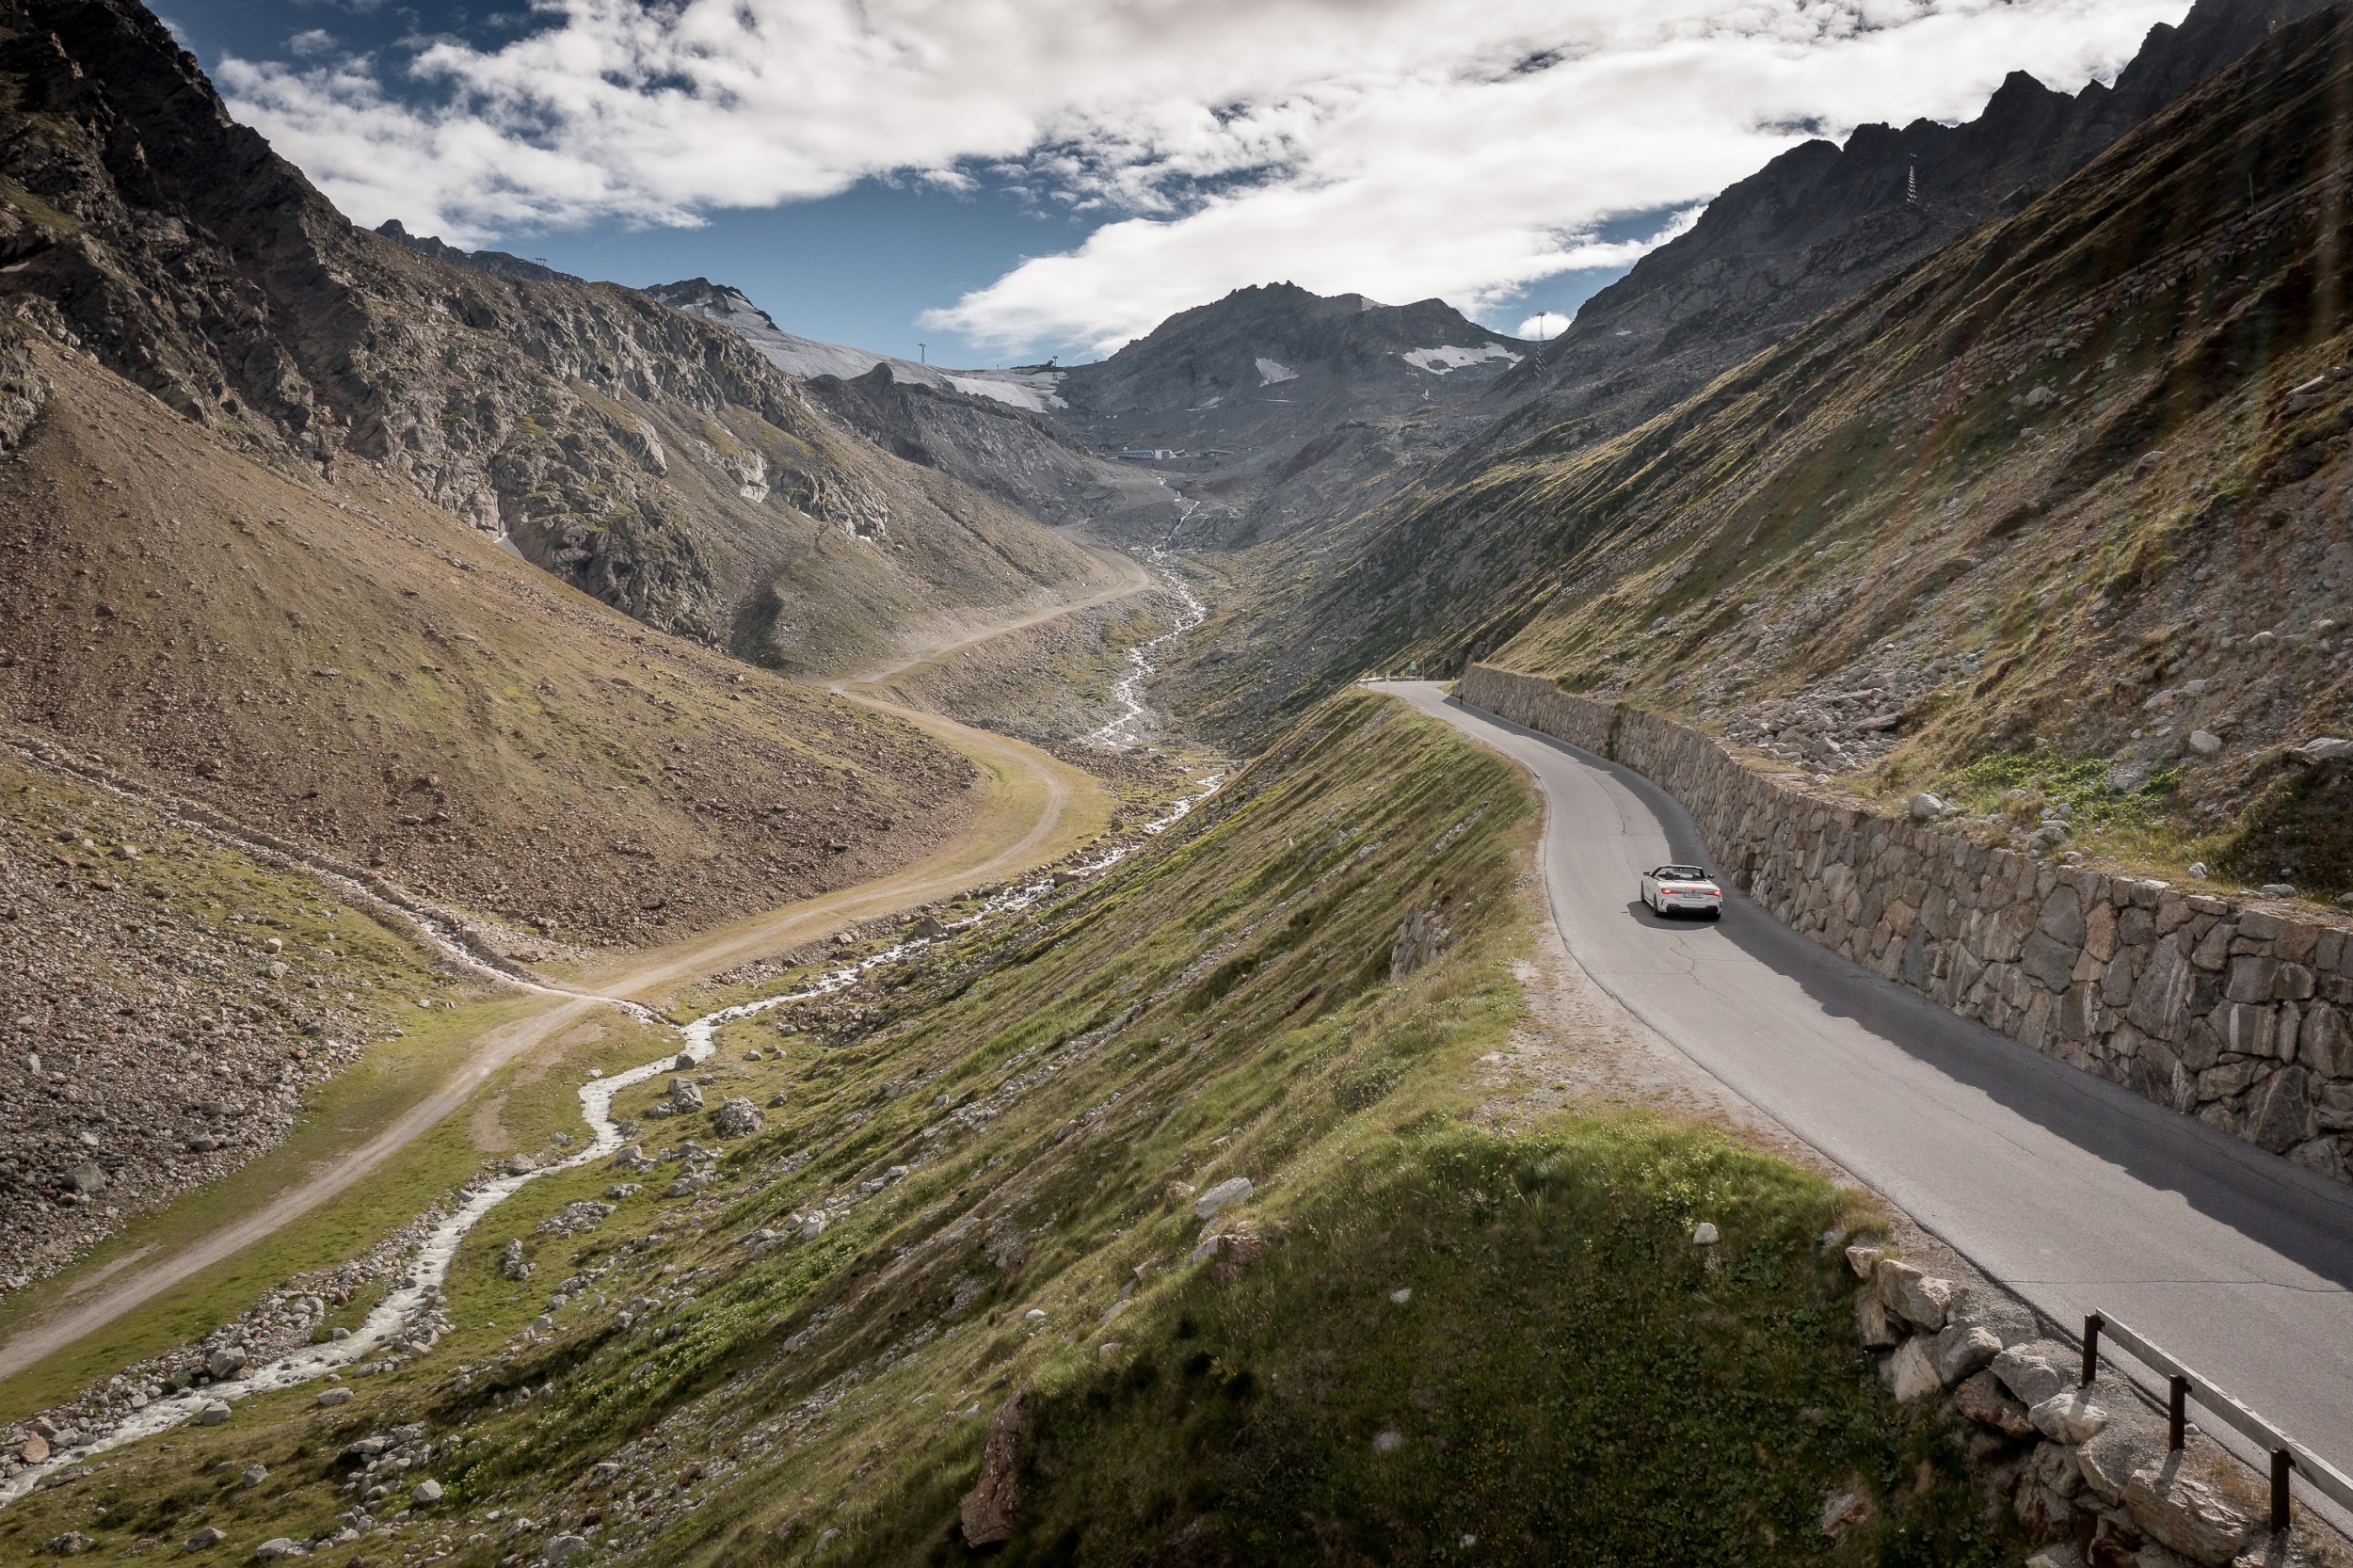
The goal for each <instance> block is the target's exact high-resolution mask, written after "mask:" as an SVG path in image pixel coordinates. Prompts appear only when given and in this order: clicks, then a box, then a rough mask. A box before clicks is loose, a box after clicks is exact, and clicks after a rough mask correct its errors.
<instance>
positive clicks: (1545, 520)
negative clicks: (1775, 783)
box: [1270, 8, 2353, 897]
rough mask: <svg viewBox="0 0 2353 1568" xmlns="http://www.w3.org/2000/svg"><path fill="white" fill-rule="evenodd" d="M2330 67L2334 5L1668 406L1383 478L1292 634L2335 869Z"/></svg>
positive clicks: (2337, 331) (2345, 347) (2349, 348)
mask: <svg viewBox="0 0 2353 1568" xmlns="http://www.w3.org/2000/svg"><path fill="white" fill-rule="evenodd" d="M2348 62H2353V19H2349V18H2348V16H2347V14H2346V13H2345V10H2344V9H2343V8H2338V9H2334V10H2330V11H2328V12H2324V13H2322V14H2320V15H2318V16H2315V17H2312V18H2309V19H2307V20H2305V21H2303V22H2300V23H2296V24H2289V25H2286V26H2282V27H2281V28H2280V29H2278V31H2277V32H2276V33H2274V34H2272V36H2271V37H2270V38H2269V39H2268V40H2266V41H2265V43H2263V44H2262V45H2260V46H2259V47H2258V48H2257V49H2256V50H2255V51H2254V52H2253V53H2252V54H2251V55H2249V56H2248V57H2246V58H2245V59H2243V60H2241V61H2239V62H2238V63H2237V64H2235V65H2233V66H2232V67H2230V68H2229V69H2228V70H2226V71H2224V72H2220V73H2218V74H2217V75H2216V76H2214V77H2213V78H2211V79H2210V80H2208V81H2207V82H2206V83H2205V84H2204V85H2203V86H2202V87H2201V88H2198V89H2197V90H2195V91H2194V92H2192V93H2191V94H2189V95H2188V96H2186V97H2185V98H2183V99H2182V100H2180V101H2178V102H2177V103H2175V104H2173V105H2172V106H2170V107H2169V108H2168V109H2167V110H2165V111H2164V112H2163V113H2161V114H2159V115H2157V116H2156V117H2154V118H2153V120H2150V121H2149V122H2148V123H2146V124H2145V125H2143V126H2142V127H2140V128H2139V129H2138V130H2137V131H2136V132H2135V133H2133V134H2132V135H2131V136H2127V137H2125V138H2124V139H2123V140H2122V141H2121V142H2119V143H2118V144H2117V145H2116V146H2115V147H2113V148H2111V149H2110V150H2109V151H2108V152H2105V154H2103V155H2102V156H2101V157H2099V158H2098V159H2096V160H2095V161H2094V162H2093V163H2092V164H2091V165H2090V166H2089V167H2088V168H2085V169H2084V170H2082V171H2081V172H2080V173H2078V174H2077V175H2075V176H2074V177H2073V179H2071V180H2069V181H2068V182H2067V183H2065V184H2062V185H2060V186H2059V187H2058V188H2057V189H2056V190H2054V191H2052V192H2050V193H2049V194H2048V195H2046V196H2043V197H2042V198H2041V199H2039V200H2036V201H2035V202H2033V203H2032V204H2030V205H2028V206H2027V207H2025V209H2024V210H2023V211H2021V212H2020V213H2019V214H2017V215H2016V216H2012V217H2009V218H2007V219H2002V220H1999V221H1996V222H1994V223H1992V224H1990V225H1987V226H1985V227H1983V228H1981V229H1978V230H1977V231H1973V232H1971V233H1970V234H1969V235H1968V236H1967V237H1965V238H1964V239H1963V240H1961V242H1959V243H1958V244H1956V245H1954V246H1952V247H1949V248H1947V249H1945V251H1943V252H1940V253H1939V254H1938V255H1936V256H1935V257H1933V258H1931V259H1930V260H1929V261H1928V262H1925V263H1923V264H1919V265H1917V266H1914V267H1913V268H1911V269H1909V270H1907V271H1905V272H1902V273H1899V274H1897V276H1895V277H1892V278H1890V279H1887V280H1884V281H1882V282H1881V283H1880V284H1878V285H1876V286H1874V287H1873V288H1871V289H1870V290H1868V291H1866V292H1865V293H1864V294H1863V295H1861V296H1858V297H1857V298H1856V299H1854V300H1852V301H1850V302H1849V304H1847V305H1845V306H1843V307H1841V308H1839V309H1838V310H1836V311H1833V312H1831V313H1829V314H1827V315H1825V316H1824V317H1822V318H1821V319H1820V320H1818V321H1817V322H1815V323H1813V324H1812V325H1811V326H1809V327H1807V328H1805V329H1804V330H1802V331H1801V332H1800V333H1798V334H1796V335H1794V336H1792V337H1791V338H1789V339H1788V340H1787V341H1785V343H1783V344H1780V345H1778V346H1776V347H1775V348H1773V349H1771V350H1769V351H1768V352H1766V353H1764V354H1761V355H1759V356H1757V357H1756V358H1754V359H1753V360H1750V361H1748V362H1747V363H1745V364H1743V365H1742V366H1741V367H1739V369H1738V370H1737V371H1736V372H1734V373H1732V374H1730V375H1727V376H1723V377H1722V378H1721V379H1719V380H1718V381H1717V382H1716V383H1714V384H1713V385H1712V386H1711V387H1709V388H1708V390H1707V391H1706V392H1705V393H1703V394H1701V395H1699V396H1697V397H1694V398H1691V399H1689V400H1688V401H1686V402H1685V403H1683V404H1681V405H1678V406H1677V407H1676V408H1674V409H1673V410H1672V411H1671V412H1669V413H1667V414H1665V415H1662V416H1659V417H1658V418H1657V419H1654V420H1652V421H1650V422H1649V423H1647V424H1642V425H1640V426H1638V427H1636V428H1635V429H1633V430H1631V431H1629V432H1627V433H1626V434H1625V435H1624V436H1621V437H1619V438H1617V439H1615V440H1610V441H1607V442H1604V443H1602V444H1600V445H1597V446H1595V445H1588V444H1587V443H1586V441H1585V440H1584V438H1583V435H1582V433H1581V432H1580V431H1579V430H1577V428H1576V427H1574V426H1569V427H1562V428H1560V429H1557V430H1554V431H1549V432H1547V433H1545V435H1543V436H1541V437H1538V438H1536V439H1533V440H1529V441H1528V442H1526V443H1524V444H1522V445H1521V446H1519V447H1516V448H1513V449H1512V450H1510V451H1509V452H1507V453H1506V454H1504V456H1502V457H1501V458H1500V459H1498V460H1497V462H1495V463H1493V464H1492V465H1490V466H1488V467H1486V468H1484V469H1482V470H1481V471H1480V472H1478V473H1477V474H1476V475H1475V476H1473V477H1470V478H1467V479H1465V480H1463V481H1461V482H1459V483H1457V484H1454V485H1451V486H1448V487H1443V488H1441V487H1436V486H1433V487H1432V488H1429V489H1427V490H1424V491H1422V492H1420V493H1419V494H1417V496H1415V497H1414V498H1413V503H1412V504H1411V505H1410V506H1407V507H1404V508H1401V510H1400V511H1399V512H1398V513H1397V514H1395V515H1394V516H1392V517H1391V518H1389V519H1388V520H1387V522H1388V528H1387V531H1386V533H1385V536H1383V538H1382V539H1381V541H1380V542H1379V544H1378V545H1377V547H1376V548H1374V549H1373V550H1372V551H1370V552H1368V553H1367V554H1365V555H1364V556H1362V557H1361V558H1359V559H1358V560H1357V561H1356V562H1354V563H1353V565H1352V566H1351V567H1350V568H1348V569H1347V570H1346V571H1345V572H1343V573H1342V574H1340V576H1339V577H1338V579H1337V581H1336V582H1335V583H1334V584H1331V585H1330V587H1329V588H1328V589H1323V590H1319V591H1316V592H1314V593H1313V594H1311V595H1310V596H1309V597H1308V599H1307V601H1306V603H1305V605H1303V606H1302V607H1301V608H1299V609H1298V610H1296V611H1294V614H1295V615H1296V616H1297V617H1298V618H1299V619H1302V620H1310V621H1313V622H1315V623H1316V624H1318V625H1319V627H1320V628H1321V629H1325V630H1334V629H1335V627H1334V621H1333V620H1332V619H1331V618H1328V617H1351V618H1352V620H1353V632H1352V633H1351V635H1353V638H1354V639H1355V641H1354V642H1353V648H1358V649H1361V648H1366V647H1384V646H1385V647H1388V648H1397V649H1401V650H1408V649H1410V650H1413V651H1414V652H1416V653H1417V654H1418V656H1419V657H1421V658H1422V659H1423V660H1425V661H1426V662H1427V663H1428V664H1433V665H1437V666H1440V667H1454V666H1459V664H1461V662H1462V661H1463V660H1464V659H1465V658H1467V657H1473V656H1478V655H1481V654H1483V655H1486V656H1488V657H1489V658H1491V659H1492V660H1495V661H1498V662H1501V663H1505V664H1511V665H1513V667H1518V668H1525V669H1531V670H1540V671H1544V672H1545V673H1548V674H1557V675H1558V676H1559V678H1560V679H1561V680H1562V681H1563V682H1564V683H1565V684H1567V685H1569V686H1570V687H1572V688H1574V689H1578V690H1589V691H1594V692H1600V693H1613V694H1614V693H1624V694H1629V695H1631V696H1635V697H1637V698H1638V699H1640V700H1643V701H1646V702H1651V703H1656V704H1659V705H1663V706H1665V707H1668V708H1670V709H1673V710H1675V711H1678V712H1684V713H1686V714H1689V715H1690V716H1693V717H1695V718H1699V719H1701V720H1703V721H1704V722H1709V723H1713V724H1717V725H1721V726H1722V727H1724V728H1725V729H1726V731H1727V732H1728V733H1729V734H1731V735H1732V736H1734V737H1735V738H1737V739H1741V740H1746V741H1750V742H1753V743H1755V744H1761V745H1763V746H1764V747H1765V748H1766V749H1767V750H1769V752H1773V753H1775V754H1778V755H1781V756H1783V757H1785V758H1787V759H1789V760H1804V761H1806V762H1807V763H1808V764H1809V765H1812V766H1815V767H1817V768H1830V769H1833V770H1843V769H1846V768H1849V767H1856V766H1861V765H1864V764H1868V763H1874V762H1876V763H1878V764H1879V766H1880V770H1881V771H1880V773H1879V774H1878V775H1877V776H1879V777H1881V778H1882V779H1886V780H1891V781H1892V780H1898V779H1901V778H1904V777H1923V776H1925V777H1931V778H1933V777H1938V776H1941V772H1940V770H1946V769H1953V768H1961V767H1964V766H1966V767H1976V768H1979V769H1981V770H1982V769H1984V768H1987V767H1993V766H1994V763H1995V761H1996V760H1998V759H2000V758H2002V757H2009V758H2012V759H2014V760H2013V761H2010V762H2006V763H2001V764H2000V766H1999V767H1995V768H1994V771H1995V772H2000V771H2001V770H2002V769H2003V768H2007V769H2009V770H2010V771H2011V772H2012V773H2015V774H2018V775H2019V776H2018V777H2012V778H2009V779H2008V780H2007V782H2009V783H2010V784H2012V785H2024V784H2026V783H2029V782H2032V780H2031V779H2029V778H2028V777H2027V776H2028V775H2033V776H2037V777H2039V778H2041V785H2040V786H2038V787H2039V788H2041V790H2042V791H2043V792H2046V793H2052V792H2069V791H2071V790H2072V791H2073V792H2074V793H2076V794H2077V795H2080V796H2081V797H2082V800H2081V803H2080V804H2081V805H2082V806H2084V807H2086V808H2092V809H2094V810H2095V811H2099V812H2109V813H2112V814H2116V815H2120V816H2129V815H2133V814H2135V813H2142V814H2145V813H2146V812H2149V811H2154V812H2156V813H2157V814H2158V815H2160V816H2163V817H2165V818H2166V819H2167V820H2169V822H2171V823H2173V824H2175V829H2176V833H2177V835H2180V836H2186V840H2187V848H2186V849H2185V850H2183V851H2182V855H2183V857H2184V858H2188V857H2191V856H2196V855H2201V854H2202V855H2204V856H2206V857H2207V858H2209V859H2211V861H2212V862H2213V867H2214V869H2215V870H2216V871H2217V873H2218V872H2221V871H2223V870H2226V869H2227V870H2228V871H2229V872H2232V873H2233V874H2234V875H2236V876H2238V877H2241V878H2243V879H2246V880H2248V881H2249V882H2260V883H2271V882H2279V883H2281V884H2293V885H2297V886H2300V887H2301V888H2304V889H2305V890H2307V891H2319V892H2324V893H2326V894H2327V895H2329V896H2331V897H2333V896H2335V895H2336V894H2337V893H2339V892H2341V891H2344V890H2346V889H2348V888H2353V843H2348V840H2347V838H2346V835H2345V830H2344V825H2343V824H2344V822H2345V818H2344V817H2343V816H2342V815H2341V814H2338V815H2335V816H2333V817H2332V815H2331V813H2332V811H2334V810H2335V808H2336V806H2337V805H2339V804H2341V800H2342V794H2341V785H2340V782H2339V780H2338V774H2339V771H2340V770H2341V769H2342V768H2343V766H2344V763H2343V762H2342V761H2341V760H2338V758H2337V755H2336V752H2335V750H2334V749H2332V748H2331V747H2329V746H2326V745H2324V746H2320V747H2317V748H2314V747H2311V746H2308V745H2307V744H2306V743H2308V742H2311V741H2313V740H2314V739H2315V737H2329V736H2342V735H2345V734H2346V733H2347V732H2348V729H2349V728H2353V724H2349V723H2348V720H2349V719H2353V714H2349V713H2348V710H2347V700H2348V696H2353V681H2349V680H2348V668H2347V664H2348V658H2353V648H2348V646H2347V643H2346V640H2345V627H2346V625H2347V624H2348V623H2353V525H2348V522H2347V514H2346V511H2345V506H2344V504H2343V500H2344V496H2345V489H2346V485H2347V482H2348V474H2349V473H2353V471H2349V470H2348V469H2347V468H2346V466H2345V454H2346V445H2347V437H2346V430H2347V427H2348V425H2353V413H2349V412H2348V411H2347V410H2348V408H2353V404H2348V402H2347V397H2348V395H2349V394H2353V371H2349V370H2348V369H2347V366H2348V363H2353V316H2348V314H2347V313H2346V302H2345V299H2344V298H2343V297H2342V291H2341V289H2339V288H2338V287H2337V285H2336V284H2335V282H2334V281H2333V280H2334V279H2335V278H2336V276H2337V274H2338V272H2339V270H2340V269H2339V267H2338V266H2337V264H2336V262H2335V261H2334V259H2333V258H2335V257H2337V256H2338V255H2340V254H2341V253H2343V250H2344V248H2345V247H2346V246H2347V245H2348V244H2353V231H2348V229H2347V227H2346V219H2345V213H2346V210H2347V209H2346V207H2345V202H2344V200H2343V193H2344V192H2345V189H2346V188H2347V186H2348V184H2353V145H2348V142H2347V139H2346V137H2345V136H2344V135H2343V134H2342V133H2343V125H2344V120H2343V113H2342V109H2341V105H2342V104H2344V103H2345V102H2346V101H2347V99H2348V96H2349V95H2353V63H2348ZM1433 563H1440V564H1439V565H1433ZM1343 657H1345V655H1343ZM1324 669H1325V671H1326V672H1327V676H1326V678H1328V677H1329V676H1330V675H1337V674H1338V673H1339V672H1338V671H1337V670H1335V669H1332V668H1331V666H1330V665H1329V664H1326V665H1325V666H1324ZM1270 695H1271V696H1273V697H1274V700H1275V701H1276V702H1277V703H1279V700H1280V697H1279V694H1270ZM2348 749H2353V748H2348ZM1891 751H1892V755H1891ZM2038 758H2041V759H2043V760H2041V761H2038V760H2036V759H2038ZM2061 759H2065V760H2069V761H2070V762H2071V765H2073V767H2074V768H2075V770H2076V773H2077V774H2078V775H2082V776H2083V777H2082V778H2079V779H2078V780H2077V782H2076V784H2074V785H2067V784H2065V783H2064V782H2063V781H2061V780H2059V779H2057V777H2056V776H2055V772H2054V770H2055V764H2056V762H2057V760H2061ZM1989 776H1990V775H1989ZM2087 781H2089V786H2090V787H2088V788H2087V787H2085V786H2086V783H2087ZM2151 784H2155V785H2156V786H2157V787H2158V788H2159V790H2160V791H2161V792H2162V794H2161V797H2160V798H2157V799H2153V800H2148V799H2144V800H2140V801H2137V802H2134V803H2124V802H2121V801H2120V799H2119V798H2118V797H2120V796H2123V795H2133V794H2137V792H2140V791H2141V790H2142V789H2143V788H2145V787H2147V786H2149V785H2151ZM2128 805H2129V808H2128Z"/></svg>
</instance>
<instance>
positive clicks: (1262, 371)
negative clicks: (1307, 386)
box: [1258, 355, 1299, 387]
mask: <svg viewBox="0 0 2353 1568" xmlns="http://www.w3.org/2000/svg"><path fill="white" fill-rule="evenodd" d="M1258 377H1259V379H1258V385H1260V386H1262V387H1271V386H1273V385H1274V383H1275V382H1277V381H1296V380H1298V379H1299V372H1297V371H1295V370H1293V369H1291V368H1290V367H1289V365H1287V364H1284V363H1282V362H1281V361H1279V360H1270V359H1267V358H1266V357H1264V356H1263V355H1261V356H1260V357H1259V360H1258Z"/></svg>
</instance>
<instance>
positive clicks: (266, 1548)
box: [253, 1535, 311, 1562]
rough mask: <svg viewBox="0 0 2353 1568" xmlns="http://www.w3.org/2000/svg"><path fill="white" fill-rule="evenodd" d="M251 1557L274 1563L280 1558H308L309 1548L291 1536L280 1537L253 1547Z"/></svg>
mask: <svg viewBox="0 0 2353 1568" xmlns="http://www.w3.org/2000/svg"><path fill="white" fill-rule="evenodd" d="M253 1555H254V1556H255V1557H258V1558H260V1559H261V1560H263V1561H264V1562H276V1561H278V1560H280V1559H281V1558H289V1557H309V1556H310V1555H311V1548H310V1547H308V1546H305V1545H303V1544H300V1543H299V1542H297V1541H296V1540H295V1539H294V1538H293V1537H292V1536H286V1535H280V1536H276V1537H273V1538H272V1539H270V1540H267V1541H264V1542H263V1543H262V1544H260V1545H258V1546H256V1547H254V1548H253Z"/></svg>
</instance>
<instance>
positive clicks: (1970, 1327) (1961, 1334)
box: [1930, 1323, 2002, 1388]
mask: <svg viewBox="0 0 2353 1568" xmlns="http://www.w3.org/2000/svg"><path fill="white" fill-rule="evenodd" d="M1930 1353H1931V1355H1932V1356H1933V1357H1934V1358H1935V1361H1936V1375H1937V1376H1938V1377H1940V1378H1942V1379H1944V1380H1945V1387H1947V1388H1950V1387H1952V1386H1953V1385H1954V1384H1958V1383H1960V1382H1961V1379H1963V1378H1966V1377H1969V1376H1971V1375H1973V1374H1974V1373H1976V1372H1977V1371H1979V1370H1981V1369H1983V1368H1987V1367H1990V1366H1992V1365H1993V1358H1994V1357H1995V1356H1997V1355H1999V1354H2001V1353H2002V1336H2000V1335H1998V1334H1995V1333H1994V1332H1993V1330H1992V1329H1990V1328H1980V1327H1978V1326H1977V1325H1976V1324H1974V1323H1947V1324H1945V1329H1944V1332H1943V1333H1941V1334H1939V1335H1938V1336H1936V1342H1935V1345H1934V1347H1933V1348H1932V1350H1931V1352H1930Z"/></svg>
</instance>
